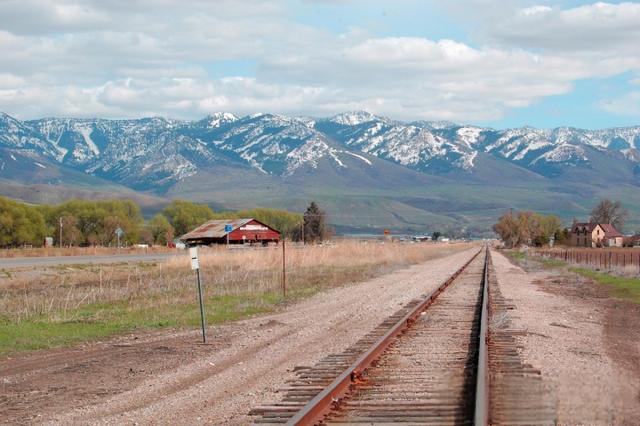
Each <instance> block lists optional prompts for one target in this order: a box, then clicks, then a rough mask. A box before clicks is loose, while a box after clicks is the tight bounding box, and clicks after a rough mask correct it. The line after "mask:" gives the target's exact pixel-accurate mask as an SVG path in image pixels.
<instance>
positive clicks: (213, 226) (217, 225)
mask: <svg viewBox="0 0 640 426" xmlns="http://www.w3.org/2000/svg"><path fill="white" fill-rule="evenodd" d="M252 220H254V219H253V218H249V219H231V220H229V219H221V220H210V221H208V222H205V223H203V224H202V225H200V226H198V227H197V228H196V229H194V230H193V231H191V232H187V233H186V234H184V235H183V236H182V237H180V239H181V240H183V241H185V240H194V239H201V238H222V237H224V236H226V235H227V234H228V232H224V227H225V225H231V227H232V228H233V229H234V230H235V229H238V228H239V227H241V226H243V225H245V224H247V223H249V222H251V221H252Z"/></svg>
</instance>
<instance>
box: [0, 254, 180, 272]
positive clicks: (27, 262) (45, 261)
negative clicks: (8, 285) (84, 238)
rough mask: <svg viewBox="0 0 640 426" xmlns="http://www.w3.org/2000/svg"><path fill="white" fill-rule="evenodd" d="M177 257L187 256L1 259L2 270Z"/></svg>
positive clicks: (0, 266) (151, 260) (154, 260)
mask: <svg viewBox="0 0 640 426" xmlns="http://www.w3.org/2000/svg"><path fill="white" fill-rule="evenodd" d="M176 256H187V254H186V252H184V253H154V254H111V255H98V256H48V257H7V258H0V269H2V268H26V267H33V266H57V265H86V264H108V263H120V262H159V261H162V260H167V259H170V258H172V257H176Z"/></svg>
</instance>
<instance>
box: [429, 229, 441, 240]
mask: <svg viewBox="0 0 640 426" xmlns="http://www.w3.org/2000/svg"><path fill="white" fill-rule="evenodd" d="M441 236H442V233H440V232H438V231H434V232H433V234H431V239H432V240H433V241H438V239H440V237H441Z"/></svg>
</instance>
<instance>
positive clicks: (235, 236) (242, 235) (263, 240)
mask: <svg viewBox="0 0 640 426" xmlns="http://www.w3.org/2000/svg"><path fill="white" fill-rule="evenodd" d="M180 240H181V241H183V242H184V243H185V244H187V245H188V246H196V245H213V244H227V243H229V244H261V245H265V246H266V245H268V244H269V243H276V244H277V243H279V242H280V232H279V231H277V230H276V229H273V228H271V227H270V226H268V225H265V224H264V223H262V222H260V221H258V220H256V219H253V218H248V219H230V220H225V219H223V220H210V221H208V222H205V223H203V224H202V225H200V226H198V227H197V228H196V229H194V230H193V231H191V232H188V233H186V234H184V235H183V236H181V237H180Z"/></svg>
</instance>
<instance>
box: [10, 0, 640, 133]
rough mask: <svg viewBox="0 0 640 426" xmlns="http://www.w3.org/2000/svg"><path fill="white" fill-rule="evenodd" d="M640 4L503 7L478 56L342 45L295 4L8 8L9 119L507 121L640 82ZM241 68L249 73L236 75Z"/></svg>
mask: <svg viewBox="0 0 640 426" xmlns="http://www.w3.org/2000/svg"><path fill="white" fill-rule="evenodd" d="M473 1H475V2H477V1H480V2H481V3H483V2H484V0H473ZM638 7H640V6H639V5H637V4H631V3H622V4H619V5H609V4H604V3H598V4H594V5H591V6H582V7H577V8H573V9H566V10H563V9H560V8H558V7H555V6H554V7H549V6H545V5H531V6H529V7H526V8H523V7H516V5H515V3H514V2H507V4H506V5H505V6H504V7H501V8H497V7H495V5H494V7H493V8H488V7H487V8H485V9H487V10H488V12H486V13H487V14H488V15H484V16H491V19H490V20H488V21H487V22H489V24H488V25H487V28H485V29H484V30H483V31H484V34H485V38H484V40H486V43H485V44H482V45H479V46H471V45H469V44H466V43H462V42H460V41H456V40H446V39H444V40H429V39H426V38H422V37H380V36H375V35H373V34H370V33H368V32H367V31H366V29H363V28H355V27H354V28H352V29H350V30H349V31H348V32H346V33H344V34H339V35H336V34H332V33H330V32H328V31H325V30H322V29H320V28H316V27H314V26H312V25H310V24H306V25H303V24H300V23H298V22H296V21H295V20H294V19H293V18H292V17H291V16H290V14H289V12H288V11H287V2H286V1H285V0H252V1H248V2H241V3H240V2H236V1H232V0H220V1H216V2H209V1H205V0H200V1H195V2H193V3H190V5H189V7H184V4H182V3H180V2H175V1H171V0H154V1H152V2H144V3H143V2H135V1H134V2H131V1H128V0H127V1H125V0H119V1H113V2H98V1H93V2H91V1H87V2H82V3H77V2H70V1H69V2H67V1H55V2H54V1H20V2H18V1H5V2H0V55H1V56H2V58H3V61H2V65H0V110H4V111H6V112H8V113H10V114H13V115H16V116H18V117H23V118H28V117H39V116H43V115H47V116H50V115H73V116H105V117H139V116H143V115H165V116H171V117H179V118H197V117H199V116H202V115H204V114H207V113H210V112H214V111H218V110H227V111H231V112H234V113H237V114H246V113H254V112H257V111H269V112H282V113H291V114H311V115H326V114H333V113H335V112H339V111H344V110H351V109H360V108H363V109H368V110H370V111H372V112H375V113H380V114H387V115H389V116H392V117H397V118H407V119H417V118H426V119H448V120H457V121H474V120H486V119H498V118H500V117H501V116H503V115H504V114H505V113H506V112H507V111H509V110H511V109H513V108H520V107H523V106H527V105H531V104H532V103H535V102H537V101H539V100H541V99H542V98H544V97H546V96H550V95H558V94H563V93H567V92H569V91H570V90H571V89H572V87H573V83H574V82H575V81H576V80H578V79H583V78H590V77H603V76H610V75H615V74H618V73H621V72H625V71H635V72H638V71H639V70H640V53H639V52H638V51H637V47H636V45H635V42H636V41H637V40H638V37H639V35H640V34H638V22H640V15H638V13H640V12H638ZM483 10H484V9H483ZM589 46H591V47H589ZM235 61H240V62H243V63H248V64H249V65H248V67H249V68H250V70H249V71H248V72H246V73H234V72H233V63H234V62H235ZM227 63H231V64H232V65H230V68H229V69H230V70H231V71H229V70H226V71H225V66H226V65H225V64H227ZM240 74H241V75H240Z"/></svg>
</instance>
